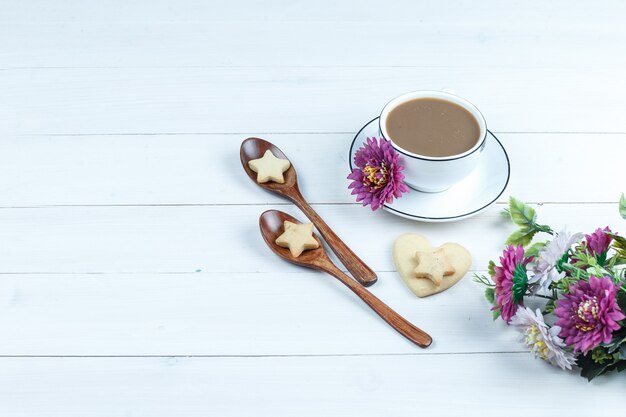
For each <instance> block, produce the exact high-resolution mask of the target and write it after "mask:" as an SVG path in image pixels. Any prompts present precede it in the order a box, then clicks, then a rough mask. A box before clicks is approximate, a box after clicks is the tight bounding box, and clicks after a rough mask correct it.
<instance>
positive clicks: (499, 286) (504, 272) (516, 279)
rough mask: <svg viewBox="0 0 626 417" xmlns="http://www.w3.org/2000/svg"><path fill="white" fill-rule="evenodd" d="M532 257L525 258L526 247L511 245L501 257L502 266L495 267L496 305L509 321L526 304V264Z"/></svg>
mask: <svg viewBox="0 0 626 417" xmlns="http://www.w3.org/2000/svg"><path fill="white" fill-rule="evenodd" d="M531 260H532V258H524V247H523V246H521V245H519V246H517V247H514V246H512V245H509V246H507V247H506V249H504V252H503V253H502V256H501V257H500V266H496V267H495V268H494V271H495V274H494V276H493V281H494V282H495V283H496V288H495V296H496V299H495V301H496V306H495V307H494V308H493V309H492V310H496V309H498V308H499V309H500V314H501V316H502V319H503V320H504V321H505V322H507V323H509V322H510V321H511V318H512V317H513V316H514V315H515V313H516V312H517V308H518V307H519V306H520V305H524V300H523V298H524V294H525V293H526V284H527V276H526V264H527V263H528V262H530V261H531Z"/></svg>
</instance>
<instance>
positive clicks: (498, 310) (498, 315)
mask: <svg viewBox="0 0 626 417" xmlns="http://www.w3.org/2000/svg"><path fill="white" fill-rule="evenodd" d="M500 314H501V313H500V309H497V310H493V314H492V316H493V321H496V320H498V318H499V317H500Z"/></svg>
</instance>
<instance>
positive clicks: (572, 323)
mask: <svg viewBox="0 0 626 417" xmlns="http://www.w3.org/2000/svg"><path fill="white" fill-rule="evenodd" d="M618 290H619V287H618V286H617V285H615V284H614V283H613V280H612V279H611V278H610V277H601V278H598V277H595V276H591V277H589V281H588V282H587V281H584V280H580V281H577V282H576V283H574V284H572V285H571V286H570V288H569V292H568V293H566V294H564V295H563V297H564V298H561V299H559V300H558V301H557V307H556V309H555V310H554V314H555V315H556V316H557V317H558V320H557V321H556V325H557V326H560V327H561V331H560V333H559V336H560V337H562V338H563V339H564V340H565V343H567V344H568V345H572V346H573V347H574V352H582V353H584V354H586V353H587V352H589V351H590V350H591V349H593V348H594V347H596V346H598V345H599V344H600V343H609V342H610V341H611V337H612V335H613V332H614V331H615V330H618V329H619V328H620V325H619V324H618V323H617V322H618V321H620V320H623V319H624V318H626V316H625V315H624V313H623V312H622V311H621V310H620V308H619V306H618V304H617V301H616V298H615V297H616V293H617V291H618Z"/></svg>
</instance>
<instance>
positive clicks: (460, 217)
mask: <svg viewBox="0 0 626 417" xmlns="http://www.w3.org/2000/svg"><path fill="white" fill-rule="evenodd" d="M377 119H378V120H379V119H380V116H377V117H374V118H373V119H372V120H370V121H369V122H367V123H365V124H364V125H363V127H361V129H359V131H358V132H357V134H356V135H355V136H354V139H352V143H351V144H350V150H349V151H348V152H349V153H348V165H349V166H350V171H352V170H353V169H354V167H353V165H352V159H353V158H352V150H353V149H354V144H355V143H356V141H357V139H358V137H359V135H361V132H363V130H364V129H365V128H366V127H368V126H369V125H371V124H372V123H373V122H375V121H376V120H377ZM487 133H488V134H489V135H491V136H492V137H493V138H494V139H495V140H496V142H497V143H498V145H500V148H501V149H502V152H503V153H504V157H505V159H506V166H507V174H506V181H505V182H504V186H503V187H502V190H500V192H499V193H498V195H497V196H495V198H494V199H493V200H491V201H490V202H489V203H487V204H486V205H484V206H482V207H480V208H478V209H476V210H473V211H470V212H468V213H463V214H460V215H458V216H447V217H425V216H418V215H415V214H410V213H405V212H404V211H400V210H398V209H395V208H393V207H391V206H389V205H388V204H386V203H384V204H383V208H384V209H385V210H389V211H392V212H394V213H396V214H397V215H399V216H401V217H405V218H407V219H417V220H430V221H435V222H436V221H441V222H445V221H453V220H461V219H464V218H467V217H471V216H473V215H475V214H478V213H480V212H481V211H483V210H485V209H486V208H487V207H489V206H491V205H492V204H493V203H495V202H496V200H497V199H498V198H500V196H501V195H502V194H504V191H505V190H506V187H507V186H508V185H509V180H510V179H511V161H510V159H509V154H508V153H507V152H506V149H505V148H504V145H502V142H500V139H498V138H497V137H496V135H494V134H493V132H492V131H491V130H489V129H487ZM383 139H384V140H387V139H385V138H383ZM487 139H488V138H485V142H484V143H486V142H487ZM394 149H395V148H394ZM411 192H416V193H422V191H418V190H415V189H413V188H411Z"/></svg>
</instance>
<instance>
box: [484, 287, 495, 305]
mask: <svg viewBox="0 0 626 417" xmlns="http://www.w3.org/2000/svg"><path fill="white" fill-rule="evenodd" d="M485 298H486V299H487V301H489V303H490V304H493V303H495V301H496V295H495V291H494V288H493V287H487V288H485Z"/></svg>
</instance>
